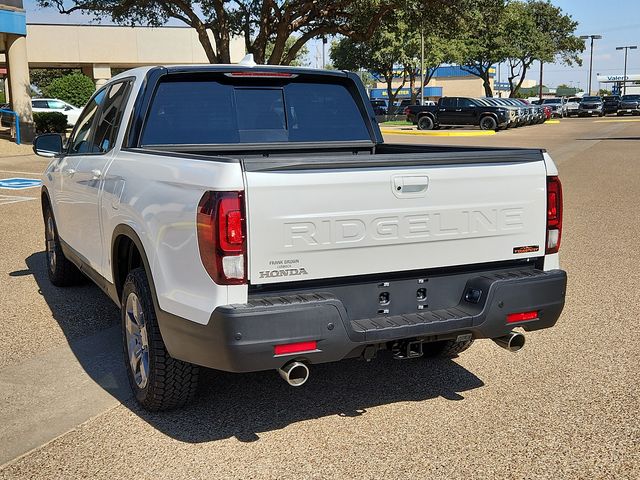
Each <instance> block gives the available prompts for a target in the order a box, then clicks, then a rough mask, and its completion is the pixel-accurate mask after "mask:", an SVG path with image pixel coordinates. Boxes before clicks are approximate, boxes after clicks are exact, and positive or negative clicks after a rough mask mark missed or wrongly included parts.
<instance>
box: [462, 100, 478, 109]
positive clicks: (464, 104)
mask: <svg viewBox="0 0 640 480" xmlns="http://www.w3.org/2000/svg"><path fill="white" fill-rule="evenodd" d="M475 106H476V104H475V103H473V101H471V100H470V99H468V98H459V99H458V108H473V107H475Z"/></svg>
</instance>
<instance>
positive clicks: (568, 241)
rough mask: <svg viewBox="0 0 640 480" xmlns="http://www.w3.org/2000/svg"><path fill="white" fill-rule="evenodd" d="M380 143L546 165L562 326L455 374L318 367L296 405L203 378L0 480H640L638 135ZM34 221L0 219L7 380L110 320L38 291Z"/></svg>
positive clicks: (553, 132) (79, 294) (252, 380)
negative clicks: (164, 403)
mask: <svg viewBox="0 0 640 480" xmlns="http://www.w3.org/2000/svg"><path fill="white" fill-rule="evenodd" d="M387 141H397V142H402V141H410V142H412V143H420V142H428V143H449V144H453V143H457V144H487V145H521V146H536V145H537V146H543V147H545V148H547V149H548V150H549V151H550V153H551V154H552V155H553V156H554V158H555V159H556V160H557V163H558V164H559V166H560V175H561V178H562V181H563V186H564V196H565V227H564V235H563V242H562V249H561V257H562V258H561V261H562V265H563V268H565V269H566V270H567V271H568V274H569V288H568V293H567V305H566V307H565V311H564V313H563V315H562V317H561V319H560V321H559V323H558V325H557V326H556V327H555V328H553V329H551V330H546V331H541V332H533V333H531V334H529V335H528V341H527V345H526V347H525V348H524V349H523V350H522V351H521V352H520V353H518V354H517V355H513V354H509V353H507V352H506V351H504V350H501V349H499V348H497V347H495V346H494V345H493V344H492V343H491V342H488V341H484V342H477V343H476V344H475V345H474V346H473V347H472V348H471V349H470V350H469V351H467V352H465V353H464V354H463V355H461V356H460V357H459V358H457V359H455V360H453V361H450V360H446V361H429V360H423V359H420V360H414V361H407V362H395V361H392V360H391V359H389V358H386V357H379V358H377V359H376V360H374V361H373V362H372V363H371V364H365V363H364V362H360V361H347V362H342V363H339V364H331V365H321V366H317V367H314V368H313V369H312V377H311V380H310V382H309V384H308V385H307V386H305V387H303V388H300V389H291V388H290V387H288V386H286V385H285V384H284V382H282V380H281V379H279V377H277V375H276V374H275V373H274V372H264V373H258V374H250V375H232V374H224V373H217V372H207V374H206V375H205V381H204V382H203V387H202V392H201V394H200V396H199V398H198V401H197V403H196V404H195V405H193V406H191V407H189V408H187V409H184V410H182V411H179V412H172V413H167V414H159V415H150V414H148V413H145V412H143V411H141V410H139V409H138V408H137V407H135V405H134V404H133V403H132V402H131V401H130V400H129V401H125V402H124V403H122V404H118V405H117V406H116V407H115V408H112V409H110V410H108V411H106V412H104V413H102V414H100V415H98V416H97V417H94V418H92V419H90V420H88V421H87V422H85V423H83V424H81V425H79V426H78V427H77V428H75V429H74V430H72V431H70V432H68V433H66V434H65V435H63V436H61V437H58V438H57V439H55V440H53V441H51V442H50V443H48V444H46V445H44V446H43V447H41V448H39V449H36V450H34V451H32V452H30V453H28V454H27V455H25V456H23V457H21V458H18V459H16V460H15V461H13V462H11V463H9V464H7V465H5V466H4V468H2V470H0V478H3V479H5V478H6V479H16V478H30V479H37V478H46V479H51V478H92V479H96V478H121V477H123V476H125V475H126V476H127V477H138V478H189V479H197V478H261V479H262V478H274V479H276V478H277V479H288V478H291V479H300V478H319V479H320V478H322V479H324V478H407V477H418V478H451V479H458V478H467V479H468V478H478V479H493V478H500V479H503V478H507V479H510V478H512V479H522V478H527V479H538V478H540V479H637V478H638V472H639V471H640V446H639V445H640V428H639V426H638V425H639V423H638V412H639V411H640V410H639V407H640V388H639V387H638V382H637V380H638V373H639V366H640V362H639V361H638V357H637V354H636V348H637V347H636V338H635V335H634V333H633V332H634V331H635V328H634V326H635V322H636V321H637V318H639V317H640V296H639V295H638V292H637V286H638V284H639V283H640V282H639V280H640V279H639V274H638V268H637V265H638V264H639V263H640V254H639V253H638V249H637V243H638V242H637V238H638V237H639V236H640V221H639V217H638V213H637V207H638V205H640V153H638V148H637V143H638V142H639V141H640V123H632V122H627V123H616V122H608V123H599V122H598V121H597V120H582V119H580V120H578V119H575V120H563V121H562V122H561V124H559V125H542V126H538V127H528V128H524V129H519V130H515V131H507V132H501V133H499V134H498V135H495V136H492V137H490V138H481V137H480V138H471V139H467V138H460V139H457V138H456V139H454V138H445V139H435V138H426V139H422V138H413V137H410V138H407V137H402V138H400V137H398V138H392V137H389V138H387ZM2 162H3V160H1V159H0V170H2V169H3V168H7V167H6V165H5V164H4V163H2ZM1 173H2V172H0V174H1ZM25 195H26V194H25ZM10 209H14V210H15V211H13V212H12V211H11V210H10ZM38 215H39V212H38V206H37V204H36V202H35V201H33V202H32V201H29V202H23V203H19V204H13V205H9V206H2V205H0V226H1V227H2V228H1V230H0V235H1V236H0V242H1V245H2V246H3V249H2V250H3V251H2V254H1V255H0V277H1V278H2V288H1V289H0V314H1V315H2V318H3V322H2V325H1V326H0V334H1V335H2V338H3V340H4V345H3V349H1V350H0V360H3V361H4V363H5V365H15V364H17V363H19V362H20V361H21V359H24V358H25V357H29V356H30V355H31V356H32V355H34V354H35V353H34V352H35V351H38V350H41V349H45V350H46V349H50V348H54V347H55V346H60V345H64V342H66V341H73V338H77V337H79V336H82V335H86V334H87V333H86V332H95V331H99V330H101V329H103V328H106V327H107V326H109V325H112V324H113V323H114V322H115V321H117V320H116V319H117V312H115V308H114V307H111V306H110V305H109V304H108V302H107V301H106V299H105V298H104V296H101V294H100V293H99V292H98V291H97V289H95V288H94V287H89V286H87V287H82V288H80V289H73V291H51V290H46V288H53V287H46V286H45V282H44V281H43V280H42V278H40V277H39V275H41V274H35V277H34V275H33V273H34V272H35V271H38V270H39V269H40V270H41V269H42V268H43V267H42V255H41V254H39V253H38V252H40V251H41V246H40V245H41V242H40V237H41V236H42V228H41V226H40V223H39V216H38ZM25 259H26V263H25ZM27 267H28V270H29V272H31V273H24V274H19V275H15V274H14V275H11V272H16V271H18V272H19V271H23V270H25V269H27ZM39 278H40V279H39ZM38 288H40V290H41V291H42V292H44V293H43V295H44V297H45V299H46V301H45V300H43V297H42V296H41V295H39V294H38V293H37V292H38ZM51 299H55V302H59V305H58V306H53V307H52V306H51V302H52V300H51ZM25 319H28V320H29V321H28V322H26V321H25ZM23 337H24V338H23ZM1 365H2V363H1V362H0V366H1ZM0 368H1V367H0ZM16 420H17V421H19V419H16Z"/></svg>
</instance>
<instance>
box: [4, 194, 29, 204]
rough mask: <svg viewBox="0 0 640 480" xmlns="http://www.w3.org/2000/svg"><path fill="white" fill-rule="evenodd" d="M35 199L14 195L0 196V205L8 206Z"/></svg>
mask: <svg viewBox="0 0 640 480" xmlns="http://www.w3.org/2000/svg"><path fill="white" fill-rule="evenodd" d="M35 199H36V198H35V197H17V196H14V195H0V205H10V204H12V203H19V202H26V201H28V200H35Z"/></svg>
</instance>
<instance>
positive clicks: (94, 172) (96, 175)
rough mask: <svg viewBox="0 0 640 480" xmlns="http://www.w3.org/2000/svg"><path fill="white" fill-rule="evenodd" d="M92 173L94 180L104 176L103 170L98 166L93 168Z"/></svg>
mask: <svg viewBox="0 0 640 480" xmlns="http://www.w3.org/2000/svg"><path fill="white" fill-rule="evenodd" d="M91 175H93V179H94V180H98V179H99V178H102V172H101V171H100V170H98V169H97V168H94V169H93V170H91Z"/></svg>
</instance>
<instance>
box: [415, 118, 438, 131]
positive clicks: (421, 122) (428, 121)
mask: <svg viewBox="0 0 640 480" xmlns="http://www.w3.org/2000/svg"><path fill="white" fill-rule="evenodd" d="M434 126H435V124H434V122H433V119H432V118H431V117H430V116H428V115H425V116H423V117H420V118H419V119H418V130H433V127H434Z"/></svg>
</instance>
